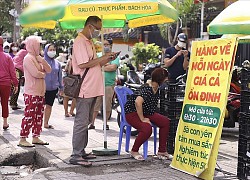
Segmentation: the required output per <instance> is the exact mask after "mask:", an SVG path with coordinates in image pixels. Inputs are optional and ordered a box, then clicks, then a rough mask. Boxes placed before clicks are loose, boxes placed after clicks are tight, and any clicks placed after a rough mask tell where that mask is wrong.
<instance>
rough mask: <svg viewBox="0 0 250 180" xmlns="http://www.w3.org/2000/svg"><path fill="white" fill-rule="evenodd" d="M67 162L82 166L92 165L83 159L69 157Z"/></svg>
mask: <svg viewBox="0 0 250 180" xmlns="http://www.w3.org/2000/svg"><path fill="white" fill-rule="evenodd" d="M69 163H70V164H73V165H80V166H83V167H90V166H92V163H91V162H89V161H87V160H85V159H70V160H69Z"/></svg>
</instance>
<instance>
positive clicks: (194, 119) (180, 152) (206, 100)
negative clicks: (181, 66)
mask: <svg viewBox="0 0 250 180" xmlns="http://www.w3.org/2000/svg"><path fill="white" fill-rule="evenodd" d="M236 44H237V41H236V39H217V40H208V41H197V42H193V43H192V53H191V58H190V63H189V70H188V79H187V83H186V90H185V98H184V104H183V109H182V114H181V117H180V121H179V125H178V130H177V134H176V139H175V153H174V159H173V161H172V163H171V167H173V168H176V169H179V170H181V171H184V172H187V173H189V174H192V175H195V176H197V177H200V178H203V179H213V174H214V169H215V164H216V159H217V154H218V146H219V140H220V136H221V131H222V125H223V122H224V113H225V107H226V103H227V96H228V91H229V86H230V80H231V71H232V66H233V63H234V55H235V50H236Z"/></svg>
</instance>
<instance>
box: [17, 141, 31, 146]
mask: <svg viewBox="0 0 250 180" xmlns="http://www.w3.org/2000/svg"><path fill="white" fill-rule="evenodd" d="M17 146H19V147H29V148H30V147H35V145H33V144H30V143H29V142H27V141H24V142H19V144H18V145H17Z"/></svg>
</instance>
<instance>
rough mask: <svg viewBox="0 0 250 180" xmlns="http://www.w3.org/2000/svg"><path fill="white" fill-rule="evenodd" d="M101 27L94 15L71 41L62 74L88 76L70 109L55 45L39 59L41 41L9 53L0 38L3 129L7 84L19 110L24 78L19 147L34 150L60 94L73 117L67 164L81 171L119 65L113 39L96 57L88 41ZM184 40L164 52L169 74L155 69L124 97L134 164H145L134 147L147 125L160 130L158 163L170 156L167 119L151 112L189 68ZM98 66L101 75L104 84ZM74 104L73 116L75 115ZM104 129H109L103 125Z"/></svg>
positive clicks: (149, 130) (32, 39) (87, 163)
mask: <svg viewBox="0 0 250 180" xmlns="http://www.w3.org/2000/svg"><path fill="white" fill-rule="evenodd" d="M101 28H102V20H101V19H100V18H99V17H98V16H89V17H88V18H87V20H86V22H85V25H84V28H83V30H82V31H81V32H80V33H79V34H78V36H77V37H76V39H75V40H74V44H73V50H71V53H70V56H69V60H68V61H67V65H66V68H65V70H66V72H67V74H80V75H81V76H82V75H83V74H84V72H85V71H86V72H87V74H86V77H85V79H84V80H83V83H82V84H81V88H80V92H79V96H78V97H77V98H74V99H73V100H72V105H71V109H70V111H68V101H69V98H70V97H67V96H66V95H63V77H62V67H61V65H60V63H59V61H58V60H56V59H55V56H56V47H55V45H54V44H47V45H46V46H45V49H44V57H42V56H41V55H40V39H39V38H37V37H36V36H30V37H28V38H27V39H26V41H25V45H24V46H23V49H22V50H20V51H19V52H18V48H17V44H15V43H12V44H11V45H10V47H9V51H8V50H7V49H8V48H7V47H5V48H4V47H3V46H4V45H3V44H4V43H3V39H2V37H0V57H1V58H0V59H1V60H2V59H4V61H1V60H0V97H1V105H2V117H3V129H4V130H6V129H8V128H9V124H8V121H7V118H8V115H9V111H8V98H9V95H10V90H11V85H12V86H13V94H12V96H11V103H10V105H11V107H12V109H13V110H16V109H19V108H18V104H17V99H18V96H19V92H20V83H19V84H18V81H19V82H20V79H21V77H22V76H24V78H25V84H24V102H25V109H24V117H23V119H22V123H21V131H20V141H19V144H18V146H21V147H34V144H39V145H48V144H49V143H48V142H46V141H43V140H41V139H40V134H41V131H42V127H44V128H48V129H54V126H53V125H51V124H49V119H50V116H51V113H52V107H53V103H54V100H55V98H56V95H57V94H60V95H62V96H63V97H64V111H65V117H71V116H74V117H75V119H74V126H73V135H72V147H73V150H72V154H71V156H70V160H69V162H70V163H71V164H74V165H81V166H84V167H89V166H91V165H92V163H91V162H90V161H88V160H89V159H94V158H96V156H95V155H94V154H91V153H87V152H86V151H85V148H86V146H87V144H88V129H95V126H94V121H95V118H96V116H97V114H98V111H99V110H100V106H101V104H102V97H103V96H104V88H103V87H104V85H105V97H106V99H105V101H106V110H107V112H106V114H107V117H109V115H110V113H111V110H112V109H111V107H112V98H113V96H112V95H113V93H114V86H115V77H116V69H117V68H118V66H119V58H118V54H119V52H112V44H113V41H112V39H105V40H104V54H99V56H97V53H96V49H95V46H94V43H93V41H92V39H93V38H98V36H99V34H100V30H101ZM186 41H187V38H186V35H185V34H180V35H179V36H178V43H177V44H176V45H175V46H174V47H171V48H168V49H167V50H166V53H165V54H166V56H165V66H166V67H167V69H168V71H167V70H165V69H163V68H157V69H155V70H154V71H153V73H152V76H151V81H149V82H148V83H146V84H145V85H143V86H142V87H141V88H139V89H138V90H137V91H136V93H134V94H133V95H131V96H129V97H128V101H127V103H126V105H125V112H126V119H127V122H128V123H129V124H130V125H131V126H133V127H134V128H135V129H137V130H138V131H139V135H138V137H137V138H136V140H135V143H134V145H133V147H132V150H131V151H130V154H131V157H133V158H134V159H136V160H139V161H142V160H144V159H143V156H142V155H140V154H139V148H140V147H141V145H142V144H143V143H144V142H145V141H146V140H148V138H149V137H150V136H151V133H152V125H151V123H154V124H155V125H156V126H158V127H159V128H160V132H159V144H160V145H159V149H158V154H157V156H158V157H159V158H160V159H171V155H169V154H168V152H167V151H166V142H167V138H168V132H169V126H170V122H169V119H168V118H167V117H165V116H162V115H160V114H158V113H156V106H157V103H158V101H159V87H160V86H161V84H162V83H163V82H164V81H165V80H166V79H170V80H173V81H174V80H175V78H176V77H177V76H178V75H181V74H183V73H184V72H185V71H186V69H187V67H188V62H189V58H190V52H188V51H187V50H186V49H185V46H186ZM7 52H8V53H10V54H8V53H7ZM12 58H13V60H12ZM102 66H103V69H104V71H105V84H104V82H103V74H102ZM177 71H178V72H177ZM75 106H76V113H74V108H75ZM107 120H108V119H107ZM106 127H107V129H109V126H108V125H106ZM31 130H32V142H31V143H30V142H28V141H27V140H26V139H27V138H28V136H29V134H30V131H31Z"/></svg>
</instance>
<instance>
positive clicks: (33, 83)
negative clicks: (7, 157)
mask: <svg viewBox="0 0 250 180" xmlns="http://www.w3.org/2000/svg"><path fill="white" fill-rule="evenodd" d="M40 43H41V41H40V39H39V38H38V37H37V36H30V37H28V38H27V39H26V49H27V51H28V54H27V55H26V56H25V57H24V61H23V70H24V77H25V80H26V81H25V85H24V102H25V110H24V118H23V119H22V124H21V128H22V129H21V132H20V141H19V144H18V146H22V147H34V145H33V144H39V145H48V143H46V142H44V141H42V140H41V139H40V138H39V136H40V133H41V131H42V124H43V111H44V94H45V81H44V78H45V76H46V73H50V71H51V68H50V66H49V64H48V63H47V62H46V61H45V60H44V59H43V58H42V57H41V56H40V55H39V51H40ZM31 129H32V143H33V144H30V143H29V142H28V141H27V140H26V138H28V136H29V134H30V130H31Z"/></svg>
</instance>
